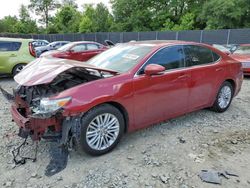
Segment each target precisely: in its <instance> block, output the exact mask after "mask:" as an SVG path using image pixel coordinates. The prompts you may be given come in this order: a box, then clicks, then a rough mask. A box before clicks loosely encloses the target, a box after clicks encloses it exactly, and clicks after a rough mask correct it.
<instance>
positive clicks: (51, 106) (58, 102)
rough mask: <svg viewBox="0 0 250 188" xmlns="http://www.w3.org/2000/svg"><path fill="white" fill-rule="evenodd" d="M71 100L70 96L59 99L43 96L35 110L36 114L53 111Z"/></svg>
mask: <svg viewBox="0 0 250 188" xmlns="http://www.w3.org/2000/svg"><path fill="white" fill-rule="evenodd" d="M70 101H71V97H65V98H61V99H49V98H43V99H41V101H40V106H39V109H37V110H35V113H36V114H48V113H53V112H56V111H58V110H59V109H61V108H62V107H63V106H65V105H66V104H68V103H69V102H70Z"/></svg>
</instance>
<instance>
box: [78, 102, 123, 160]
mask: <svg viewBox="0 0 250 188" xmlns="http://www.w3.org/2000/svg"><path fill="white" fill-rule="evenodd" d="M105 118H107V119H106V122H107V123H111V125H112V126H111V127H110V129H108V128H106V129H105V127H104V126H101V127H100V129H99V130H98V128H97V126H96V125H97V124H98V119H99V125H100V122H101V120H102V122H105ZM109 120H110V121H109ZM112 121H114V123H112ZM107 123H106V125H107ZM124 127H125V123H124V118H123V115H122V113H121V112H120V111H119V110H118V109H117V108H115V107H114V106H112V105H109V104H104V105H101V106H97V107H95V108H93V109H92V110H90V111H89V112H87V113H86V114H84V115H83V117H82V119H81V132H80V139H79V140H80V142H79V143H78V146H77V150H78V151H79V152H80V153H82V152H85V153H88V154H90V155H94V156H98V155H103V154H105V153H108V152H110V151H111V150H113V149H114V148H115V146H116V145H117V144H118V143H119V141H120V139H121V137H122V135H123V133H124ZM112 131H113V134H112ZM93 132H95V133H93ZM87 133H88V134H89V136H88V137H87ZM92 133H93V134H92ZM111 134H112V135H113V139H111V137H112V136H111ZM94 135H95V136H94ZM96 135H98V136H96ZM101 137H102V138H101ZM98 138H99V139H98ZM96 139H97V140H96ZM109 139H110V140H109ZM94 140H96V141H94ZM98 140H99V142H101V145H100V144H99V148H98ZM107 141H108V142H107ZM92 142H93V143H92ZM105 143H106V144H105ZM107 143H108V144H107Z"/></svg>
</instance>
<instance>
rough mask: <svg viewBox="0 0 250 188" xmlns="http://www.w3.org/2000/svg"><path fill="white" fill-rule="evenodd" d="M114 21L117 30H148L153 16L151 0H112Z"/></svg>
mask: <svg viewBox="0 0 250 188" xmlns="http://www.w3.org/2000/svg"><path fill="white" fill-rule="evenodd" d="M111 3H112V9H113V15H114V22H115V24H116V25H117V26H119V27H117V28H116V29H117V31H150V30H152V27H151V23H152V18H153V17H154V10H153V8H152V7H153V5H154V3H155V2H154V1H151V0H144V1H139V0H131V1H127V0H112V1H111Z"/></svg>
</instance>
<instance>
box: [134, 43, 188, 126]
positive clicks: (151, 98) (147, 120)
mask: <svg viewBox="0 0 250 188" xmlns="http://www.w3.org/2000/svg"><path fill="white" fill-rule="evenodd" d="M148 64H159V65H162V66H164V67H165V68H166V71H165V72H164V73H163V74H161V75H153V76H147V75H145V74H144V72H143V70H144V68H145V66H146V65H148ZM184 64H185V63H184V52H183V47H182V46H172V47H165V48H163V49H161V50H159V51H158V52H157V53H156V54H154V55H153V56H152V57H151V58H150V59H149V60H148V61H147V63H146V64H145V65H144V66H143V67H142V68H141V70H140V71H139V72H138V74H137V75H136V76H135V78H134V81H133V89H134V114H135V117H134V119H135V126H136V128H142V127H146V126H148V125H150V124H153V123H157V122H160V121H162V120H164V119H168V118H172V117H175V116H177V115H179V114H184V113H185V112H186V111H187V101H188V95H189V81H190V73H189V71H186V69H185V66H184Z"/></svg>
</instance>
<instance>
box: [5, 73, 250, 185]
mask: <svg viewBox="0 0 250 188" xmlns="http://www.w3.org/2000/svg"><path fill="white" fill-rule="evenodd" d="M0 85H1V86H2V87H3V88H4V89H7V90H8V91H11V90H12V88H14V87H15V82H14V81H13V80H12V79H1V80H0ZM0 117H1V119H0V121H1V122H0V137H1V142H0V187H4V186H5V187H18V188H19V187H21V188H22V187H39V188H40V187H41V188H43V187H44V188H45V187H85V186H86V187H87V188H89V187H181V188H187V187H211V188H213V187H218V185H213V184H208V183H205V182H202V181H201V180H200V178H199V177H198V176H197V175H198V174H199V173H200V171H201V170H204V169H215V170H219V171H224V170H228V171H230V172H233V173H235V174H237V175H239V177H230V179H225V178H223V177H221V179H222V185H221V186H220V187H227V188H234V187H250V173H249V172H250V147H249V146H250V126H249V124H250V123H249V122H250V78H245V79H244V82H243V87H242V90H241V92H240V94H239V95H238V96H237V97H236V98H235V99H234V100H233V102H232V105H231V107H230V108H229V109H228V111H226V112H225V113H222V114H218V113H214V112H211V111H209V110H201V111H197V112H194V113H191V114H188V115H186V116H182V117H179V118H176V119H172V120H170V121H167V122H164V123H161V124H159V125H156V126H153V127H150V128H147V129H144V130H141V131H138V132H135V133H132V134H129V135H125V136H124V137H123V139H122V140H121V143H120V144H119V145H118V147H117V148H116V149H115V150H113V151H112V152H111V153H108V154H106V155H104V156H101V157H92V156H88V155H86V154H85V155H79V154H77V153H76V152H74V151H72V152H71V153H70V158H69V161H68V165H67V168H66V169H65V170H63V171H62V172H60V173H59V174H56V175H54V176H52V177H46V176H44V170H45V167H46V166H47V164H48V163H49V152H48V149H49V145H50V143H46V142H44V141H42V142H41V143H39V148H38V150H39V152H38V159H37V162H35V163H33V162H31V161H28V162H27V163H26V164H25V165H22V166H18V167H15V166H14V163H13V161H12V156H11V151H12V149H13V147H16V146H17V145H18V144H20V143H21V139H20V138H18V136H16V134H17V132H18V128H17V126H16V125H15V123H13V122H11V115H10V113H9V104H8V103H7V102H6V101H5V99H4V98H3V97H2V96H1V97H0Z"/></svg>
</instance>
